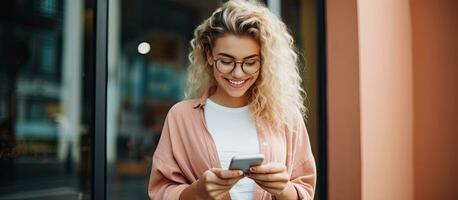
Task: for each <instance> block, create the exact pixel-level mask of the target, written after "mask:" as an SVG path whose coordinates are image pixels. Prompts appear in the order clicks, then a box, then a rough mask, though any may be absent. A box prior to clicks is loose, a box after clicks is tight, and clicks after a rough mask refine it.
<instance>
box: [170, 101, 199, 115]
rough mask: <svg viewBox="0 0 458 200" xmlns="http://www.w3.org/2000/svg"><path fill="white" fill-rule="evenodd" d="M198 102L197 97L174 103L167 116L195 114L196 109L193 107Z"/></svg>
mask: <svg viewBox="0 0 458 200" xmlns="http://www.w3.org/2000/svg"><path fill="white" fill-rule="evenodd" d="M197 103H199V100H198V99H186V100H183V101H180V102H178V103H176V104H174V105H173V106H172V107H171V108H170V110H169V112H168V114H167V117H173V118H175V117H179V116H187V115H193V114H195V113H196V112H197V111H198V109H197V108H195V105H196V104H197Z"/></svg>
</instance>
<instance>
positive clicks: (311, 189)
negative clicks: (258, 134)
mask: <svg viewBox="0 0 458 200" xmlns="http://www.w3.org/2000/svg"><path fill="white" fill-rule="evenodd" d="M295 129H296V130H295V132H296V135H295V137H296V140H295V145H294V151H295V153H294V156H295V157H296V159H295V162H293V166H292V169H293V170H292V173H291V182H292V183H293V185H294V187H295V188H296V191H297V193H298V196H299V199H304V200H312V199H313V196H314V194H315V185H316V165H315V158H314V157H313V154H312V148H311V145H310V140H309V135H308V133H307V129H306V127H305V123H304V120H303V118H302V116H301V115H299V117H298V120H297V121H296V127H295Z"/></svg>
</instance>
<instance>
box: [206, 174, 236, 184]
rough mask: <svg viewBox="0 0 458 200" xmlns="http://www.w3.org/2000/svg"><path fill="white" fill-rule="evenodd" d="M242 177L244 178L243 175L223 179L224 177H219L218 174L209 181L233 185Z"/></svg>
mask: <svg viewBox="0 0 458 200" xmlns="http://www.w3.org/2000/svg"><path fill="white" fill-rule="evenodd" d="M242 178H243V176H240V177H236V178H229V179H222V178H219V177H217V176H214V177H210V178H209V179H208V180H207V181H208V182H209V183H213V184H218V185H221V186H232V185H234V184H235V183H237V181H239V180H240V179H242Z"/></svg>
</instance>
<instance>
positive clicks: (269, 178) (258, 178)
mask: <svg viewBox="0 0 458 200" xmlns="http://www.w3.org/2000/svg"><path fill="white" fill-rule="evenodd" d="M245 176H247V177H248V178H251V179H253V180H254V181H255V182H256V183H257V184H258V185H259V186H260V187H261V188H263V189H264V190H266V191H267V192H269V193H270V194H272V195H274V196H276V197H280V196H283V195H282V194H283V193H284V191H286V190H291V188H292V189H294V186H293V185H292V183H291V182H290V176H289V174H288V171H287V170H286V166H285V165H284V164H281V163H268V164H265V165H260V166H256V167H251V168H250V172H249V173H247V174H246V175H245ZM294 190H295V189H294ZM287 193H289V192H287Z"/></svg>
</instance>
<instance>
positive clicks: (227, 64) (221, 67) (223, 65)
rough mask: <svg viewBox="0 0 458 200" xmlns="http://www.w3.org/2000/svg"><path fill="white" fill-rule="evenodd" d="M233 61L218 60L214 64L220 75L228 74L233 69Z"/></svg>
mask: <svg viewBox="0 0 458 200" xmlns="http://www.w3.org/2000/svg"><path fill="white" fill-rule="evenodd" d="M234 65H235V61H234V60H231V59H220V60H218V61H217V62H216V67H217V68H218V71H220V72H221V73H229V72H231V71H232V69H233V68H234Z"/></svg>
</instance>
